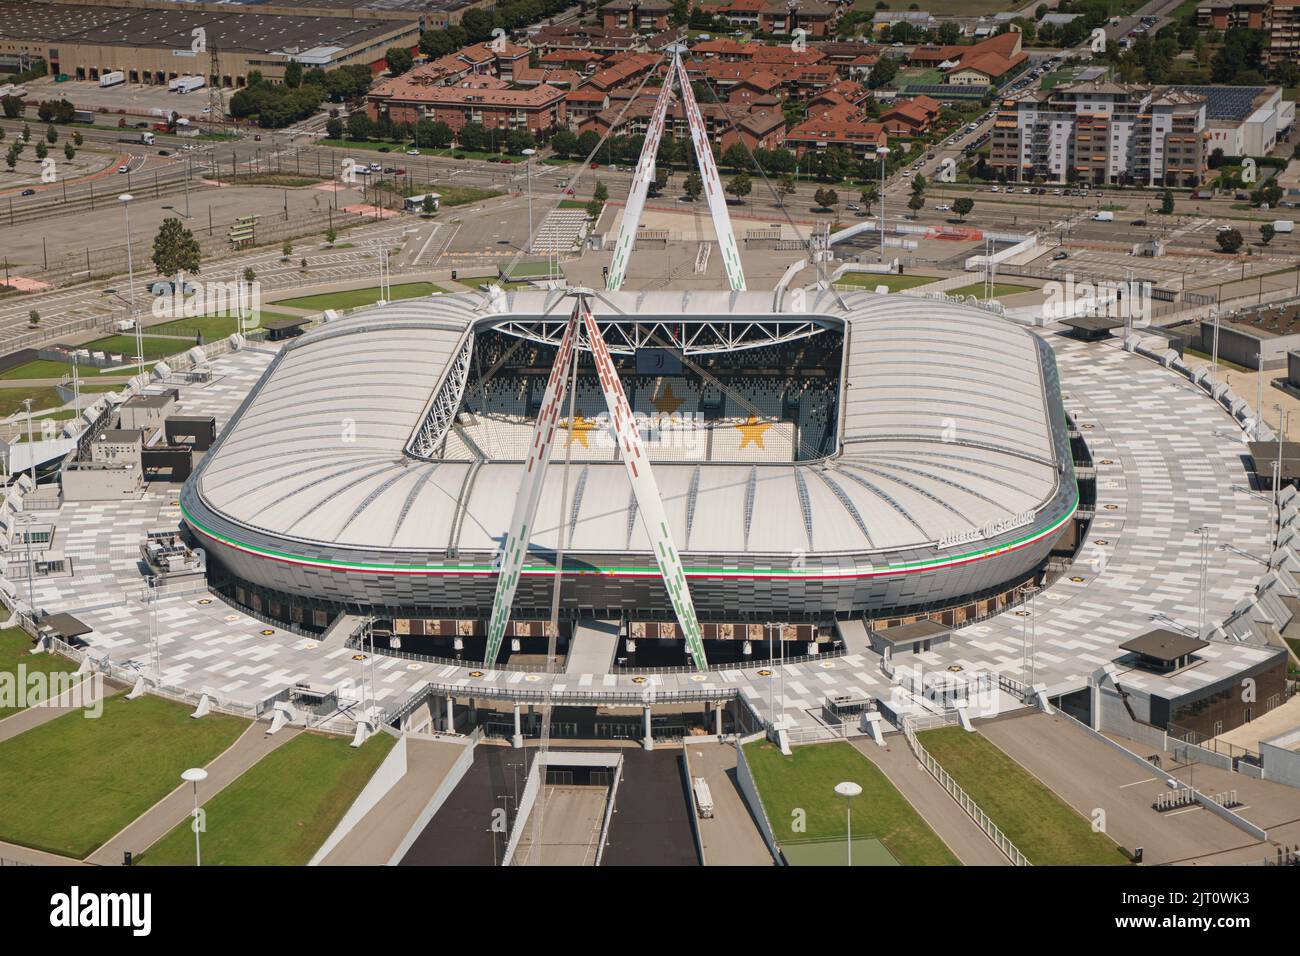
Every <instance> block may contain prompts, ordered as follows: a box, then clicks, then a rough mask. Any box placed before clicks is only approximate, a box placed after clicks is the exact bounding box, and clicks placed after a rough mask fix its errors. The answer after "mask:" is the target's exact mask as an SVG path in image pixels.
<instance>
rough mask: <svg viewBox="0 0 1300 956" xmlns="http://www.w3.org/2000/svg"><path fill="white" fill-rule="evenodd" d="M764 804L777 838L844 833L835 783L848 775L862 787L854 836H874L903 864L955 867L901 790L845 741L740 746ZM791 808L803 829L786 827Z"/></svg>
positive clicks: (818, 837) (841, 802)
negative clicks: (790, 749) (789, 752)
mask: <svg viewBox="0 0 1300 956" xmlns="http://www.w3.org/2000/svg"><path fill="white" fill-rule="evenodd" d="M745 759H746V760H747V761H748V762H749V767H750V770H751V771H752V773H753V775H754V781H755V782H756V783H757V784H758V791H759V795H760V796H761V797H762V800H763V809H764V810H766V811H767V818H768V820H769V821H770V822H771V824H772V828H773V831H774V832H775V834H776V839H777V842H778V843H781V842H783V841H784V840H785V839H786V838H787V837H788V838H790V839H792V840H793V841H795V842H802V841H816V840H833V839H835V838H837V837H838V838H841V839H842V838H843V837H844V835H845V823H846V821H845V813H844V798H843V797H840V796H837V795H836V794H835V785H836V784H837V783H840V782H841V781H844V780H851V781H853V782H854V783H857V784H859V785H860V786H861V787H862V796H860V797H856V798H855V799H854V801H853V835H854V837H855V838H857V839H866V838H868V837H874V838H875V839H877V840H879V841H880V842H881V843H883V844H884V845H885V847H886V848H888V850H889V852H890V853H891V854H892V855H893V856H894V858H895V859H897V860H898V862H899V863H902V864H903V865H904V866H956V865H958V861H957V858H956V857H955V856H953V854H952V851H950V850H949V849H948V847H947V846H945V845H944V843H943V841H942V840H940V839H939V838H938V836H936V835H935V833H934V831H933V830H931V829H930V827H929V826H928V825H927V824H926V822H925V821H924V820H922V819H921V818H920V816H918V815H917V812H916V811H915V810H913V809H912V805H911V804H909V803H908V802H907V801H906V800H905V799H903V795H902V794H900V793H899V792H898V790H897V789H895V788H894V785H893V784H892V783H890V782H889V780H888V779H886V777H885V775H884V774H883V773H881V772H880V770H879V769H878V768H877V767H876V765H875V764H873V763H872V762H871V761H870V760H868V759H867V758H866V757H864V756H862V754H860V753H858V752H857V751H856V750H854V749H853V747H852V746H850V745H849V744H847V743H834V744H823V745H819V746H812V747H796V748H794V753H793V756H790V757H784V756H782V755H781V751H780V750H778V749H777V748H776V746H775V745H774V744H771V743H769V742H768V741H766V740H756V741H754V742H753V743H750V744H748V745H746V747H745ZM796 808H802V809H803V810H804V811H805V814H806V817H805V819H806V822H807V829H806V831H805V832H802V833H799V832H791V821H792V820H793V819H794V817H793V813H794V810H795V809H796Z"/></svg>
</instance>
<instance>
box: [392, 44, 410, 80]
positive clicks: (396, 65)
mask: <svg viewBox="0 0 1300 956" xmlns="http://www.w3.org/2000/svg"><path fill="white" fill-rule="evenodd" d="M384 59H385V60H386V61H387V62H388V72H389V73H391V74H392V75H393V76H401V75H402V74H403V73H405V72H406V71H407V70H409V69H410V68H411V66H412V65H413V64H414V63H415V57H413V56H411V51H410V50H408V49H407V48H406V47H404V46H393V47H389V48H388V52H387V53H385V54H384Z"/></svg>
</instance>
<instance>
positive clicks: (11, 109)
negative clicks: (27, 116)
mask: <svg viewBox="0 0 1300 956" xmlns="http://www.w3.org/2000/svg"><path fill="white" fill-rule="evenodd" d="M25 108H26V104H25V103H23V100H22V97H20V96H0V110H3V112H4V114H5V119H17V118H18V117H20V116H22V115H23V110H24V109H25Z"/></svg>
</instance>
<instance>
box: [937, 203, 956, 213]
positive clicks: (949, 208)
mask: <svg viewBox="0 0 1300 956" xmlns="http://www.w3.org/2000/svg"><path fill="white" fill-rule="evenodd" d="M934 210H935V212H952V206H949V205H948V204H947V203H946V202H941V203H939V204H938V205H937V206H935V207H934Z"/></svg>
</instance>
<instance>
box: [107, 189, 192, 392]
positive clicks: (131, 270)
mask: <svg viewBox="0 0 1300 956" xmlns="http://www.w3.org/2000/svg"><path fill="white" fill-rule="evenodd" d="M134 198H135V197H134V196H132V195H131V194H130V193H122V195H120V196H118V197H117V201H118V202H120V203H121V204H122V213H123V215H125V216H126V274H127V283H128V285H127V290H128V294H129V297H130V300H131V322H132V324H133V325H134V326H135V357H136V362H137V363H138V364H139V366H140V374H141V375H143V374H144V338H143V337H142V336H141V334H140V322H139V320H138V319H137V318H136V314H135V263H134V262H133V260H132V258H131V200H132V199H134ZM183 294H184V292H183V291H182V295H183Z"/></svg>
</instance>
